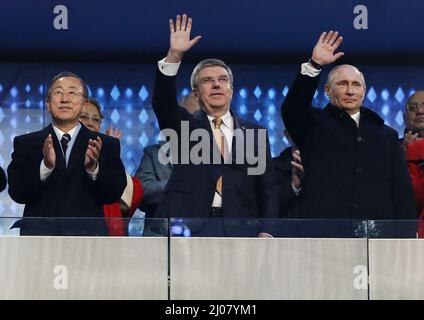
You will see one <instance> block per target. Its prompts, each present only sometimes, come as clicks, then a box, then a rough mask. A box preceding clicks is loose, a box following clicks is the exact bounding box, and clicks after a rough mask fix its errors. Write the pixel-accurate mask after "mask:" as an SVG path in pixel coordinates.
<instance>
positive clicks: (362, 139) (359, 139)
mask: <svg viewBox="0 0 424 320" xmlns="http://www.w3.org/2000/svg"><path fill="white" fill-rule="evenodd" d="M356 141H358V142H364V141H365V140H364V138H362V137H357V138H356Z"/></svg>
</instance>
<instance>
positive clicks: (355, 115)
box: [350, 111, 361, 126]
mask: <svg viewBox="0 0 424 320" xmlns="http://www.w3.org/2000/svg"><path fill="white" fill-rule="evenodd" d="M350 117H351V118H352V119H353V120H355V122H356V126H359V118H360V117H361V112H360V111H358V112H357V113H355V114H351V115H350Z"/></svg>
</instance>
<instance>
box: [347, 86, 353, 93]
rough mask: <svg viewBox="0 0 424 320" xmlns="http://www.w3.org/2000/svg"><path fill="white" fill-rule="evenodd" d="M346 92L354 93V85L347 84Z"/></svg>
mask: <svg viewBox="0 0 424 320" xmlns="http://www.w3.org/2000/svg"><path fill="white" fill-rule="evenodd" d="M346 94H348V95H353V88H352V86H350V85H349V86H347V90H346Z"/></svg>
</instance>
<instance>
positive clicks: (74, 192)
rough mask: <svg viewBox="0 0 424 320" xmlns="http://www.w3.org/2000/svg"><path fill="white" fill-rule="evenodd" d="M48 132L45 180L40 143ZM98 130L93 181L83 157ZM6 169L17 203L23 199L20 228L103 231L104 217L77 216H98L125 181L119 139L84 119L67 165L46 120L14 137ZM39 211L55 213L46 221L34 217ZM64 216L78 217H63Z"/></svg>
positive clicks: (28, 231)
mask: <svg viewBox="0 0 424 320" xmlns="http://www.w3.org/2000/svg"><path fill="white" fill-rule="evenodd" d="M49 133H50V134H51V135H52V137H53V145H54V149H55V152H56V166H55V168H54V170H53V172H52V173H51V174H50V176H49V177H48V178H47V180H46V181H44V182H42V181H41V179H40V164H41V161H42V159H43V154H42V149H43V144H44V141H45V139H46V137H47V135H48V134H49ZM97 136H100V138H101V139H102V142H103V143H102V149H101V151H100V156H99V159H98V163H99V172H98V175H97V179H96V180H95V181H93V180H92V179H91V178H90V177H89V176H88V174H87V172H86V169H85V166H84V157H85V152H86V148H87V145H88V140H89V139H95V138H96V137H97ZM7 170H8V178H9V195H10V197H11V198H12V199H13V200H14V201H16V202H17V203H22V204H25V209H24V214H23V217H24V219H23V220H21V221H20V222H19V223H18V224H17V225H16V226H15V227H21V234H42V235H95V234H107V232H106V229H105V224H104V220H103V219H86V220H84V221H82V220H81V218H83V217H90V218H103V217H104V215H103V207H102V206H103V204H110V203H114V202H116V201H119V199H120V197H121V195H122V193H123V191H124V188H125V186H126V176H125V170H124V166H123V164H122V161H121V159H120V145H119V141H118V140H117V139H115V138H112V137H109V136H106V135H104V134H100V133H96V132H92V131H90V130H89V129H87V128H86V127H85V126H84V125H82V126H81V129H80V131H79V133H78V135H77V137H76V140H75V142H74V145H73V147H72V151H71V154H70V157H69V163H68V166H67V167H66V166H65V160H64V157H63V154H62V150H61V148H60V144H59V141H58V139H57V137H56V134H55V132H54V130H53V126H52V125H49V126H48V127H46V128H44V129H43V130H41V131H37V132H33V133H29V134H25V135H22V136H19V137H16V138H15V139H14V151H13V153H12V162H11V163H10V165H9V167H8V169H7ZM40 217H47V218H55V217H58V218H59V219H51V220H50V221H51V223H48V222H46V221H45V220H40V219H36V218H40ZM69 217H75V218H78V219H71V220H70V219H63V218H69ZM26 218H28V219H26ZM32 218H34V219H32ZM60 218H62V219H63V220H60Z"/></svg>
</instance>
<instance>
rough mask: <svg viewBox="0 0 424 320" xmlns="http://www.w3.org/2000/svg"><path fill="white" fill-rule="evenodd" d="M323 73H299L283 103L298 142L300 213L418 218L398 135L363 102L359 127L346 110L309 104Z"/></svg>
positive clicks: (324, 216) (304, 215)
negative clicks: (302, 172) (301, 168)
mask: <svg viewBox="0 0 424 320" xmlns="http://www.w3.org/2000/svg"><path fill="white" fill-rule="evenodd" d="M318 78H319V77H315V78H313V77H309V76H305V75H301V74H299V75H298V76H297V78H296V80H295V82H294V84H293V85H292V87H291V89H290V91H289V93H288V95H287V97H286V99H285V100H284V103H283V105H282V116H283V121H284V123H285V125H286V128H287V130H288V131H289V133H290V135H291V137H292V138H293V140H294V142H295V143H296V145H298V146H299V149H300V152H301V154H302V160H303V165H304V169H305V183H304V188H303V195H302V200H301V206H300V210H299V215H298V217H299V218H309V219H372V220H374V219H376V220H378V219H387V220H395V219H398V220H400V219H415V205H414V198H413V193H412V186H411V180H410V177H409V175H408V171H407V168H406V163H405V159H404V156H403V154H402V151H401V148H400V145H399V142H398V135H397V132H396V131H395V130H393V129H392V128H390V127H388V126H386V125H385V124H384V121H383V120H382V119H381V118H380V117H379V116H378V115H377V114H376V113H375V112H373V111H372V110H370V109H367V108H365V107H361V117H360V122H359V127H357V126H356V123H355V122H354V120H353V119H352V118H351V117H350V116H349V114H347V113H346V112H345V111H343V110H342V109H339V108H337V107H335V106H332V105H330V104H329V105H327V107H325V109H324V110H321V109H317V108H311V101H312V99H313V96H314V93H315V90H316V87H317V84H318Z"/></svg>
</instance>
